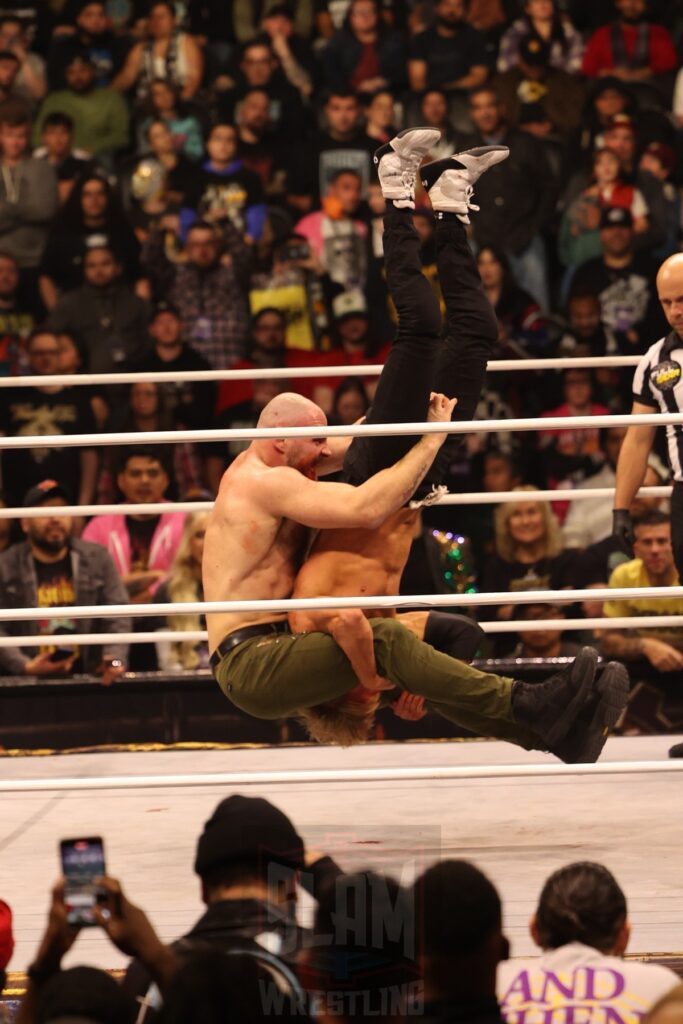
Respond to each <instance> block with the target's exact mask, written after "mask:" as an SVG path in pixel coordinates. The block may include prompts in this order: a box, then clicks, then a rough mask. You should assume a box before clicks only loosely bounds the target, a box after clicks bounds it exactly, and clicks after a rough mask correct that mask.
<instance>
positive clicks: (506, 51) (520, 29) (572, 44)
mask: <svg viewBox="0 0 683 1024" xmlns="http://www.w3.org/2000/svg"><path fill="white" fill-rule="evenodd" d="M562 28H563V29H564V35H565V39H566V40H567V46H566V49H565V48H563V46H562V44H561V43H560V42H559V40H557V39H553V41H552V43H551V44H550V66H551V67H553V68H558V69H559V70H560V71H568V72H569V74H570V75H576V74H579V73H580V72H581V63H582V61H583V40H582V38H581V36H580V34H579V33H578V32H577V31H576V29H575V28H574V26H573V25H572V24H571V23H570V22H568V21H566V20H563V21H562ZM530 34H531V29H530V25H529V22H528V21H527V20H526V18H518V19H517V21H513V23H512V25H511V26H510V28H509V29H508V30H507V32H504V33H503V37H502V39H501V41H500V49H499V51H498V71H510V70H511V69H512V68H516V67H517V61H518V58H519V44H520V43H521V41H522V39H524V37H525V36H528V35H530Z"/></svg>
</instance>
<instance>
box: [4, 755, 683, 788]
mask: <svg viewBox="0 0 683 1024" xmlns="http://www.w3.org/2000/svg"><path fill="white" fill-rule="evenodd" d="M681 771H683V761H676V760H671V761H600V762H599V763H598V764H561V763H558V764H552V763H549V764H494V765H435V766H434V767H422V766H416V767H414V768H401V767H396V768H392V767H387V768H318V769H314V770H310V769H294V770H290V771H281V772H221V773H217V772H216V773H206V774H202V773H197V774H195V775H111V776H102V777H99V778H98V777H97V776H95V777H94V778H93V777H91V778H61V779H54V778H50V779H0V793H35V792H45V791H47V792H58V791H59V792H73V791H76V792H78V791H81V792H82V791H83V790H101V789H173V788H178V787H182V788H187V787H197V786H220V787H222V788H224V789H225V790H226V791H228V790H230V789H234V788H235V787H237V786H273V785H305V784H306V783H309V784H311V785H318V784H319V783H321V782H324V783H353V782H424V781H427V780H433V781H437V780H442V781H446V780H449V779H511V778H512V779H514V778H544V777H548V776H549V777H553V778H558V777H560V778H561V777H562V776H576V775H588V776H595V775H669V774H674V775H676V774H677V773H678V772H681Z"/></svg>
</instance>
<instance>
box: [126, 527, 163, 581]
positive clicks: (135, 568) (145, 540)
mask: <svg viewBox="0 0 683 1024" xmlns="http://www.w3.org/2000/svg"><path fill="white" fill-rule="evenodd" d="M160 518H161V517H160V516H151V517H150V518H149V519H133V518H132V517H131V516H126V529H127V530H128V536H129V537H130V571H131V572H144V570H145V569H147V568H149V552H150V549H151V547H152V538H153V537H154V531H155V530H156V528H157V526H158V525H159V519H160Z"/></svg>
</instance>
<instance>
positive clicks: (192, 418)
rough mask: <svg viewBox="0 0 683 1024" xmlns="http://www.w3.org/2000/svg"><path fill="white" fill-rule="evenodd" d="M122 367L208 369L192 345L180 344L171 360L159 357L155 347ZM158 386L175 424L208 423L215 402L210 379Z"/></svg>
mask: <svg viewBox="0 0 683 1024" xmlns="http://www.w3.org/2000/svg"><path fill="white" fill-rule="evenodd" d="M125 369H126V370H132V371H134V372H135V373H183V372H185V371H188V370H210V369H211V367H210V366H209V364H208V363H207V361H206V359H204V357H203V356H201V355H200V354H199V353H198V352H195V350H194V349H193V348H191V347H190V346H189V345H183V347H182V349H181V351H180V355H178V356H176V358H175V359H169V360H164V359H161V358H160V356H159V355H158V354H157V352H156V349H155V350H154V351H152V352H150V353H148V354H147V355H146V356H143V357H142V359H139V360H137V361H136V362H134V363H130V364H126V366H125ZM158 386H159V388H160V389H161V390H162V391H163V393H164V395H165V396H166V400H167V407H168V408H169V410H170V411H171V413H172V415H173V421H174V424H175V426H176V427H185V428H186V429H187V430H203V429H205V428H207V427H209V426H211V423H212V418H213V409H214V405H215V403H216V385H215V384H214V383H213V381H197V382H193V381H176V382H174V383H171V384H163V383H162V384H159V385H158Z"/></svg>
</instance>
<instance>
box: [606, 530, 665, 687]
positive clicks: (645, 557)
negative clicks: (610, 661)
mask: <svg viewBox="0 0 683 1024" xmlns="http://www.w3.org/2000/svg"><path fill="white" fill-rule="evenodd" d="M633 532H634V535H635V540H634V543H633V553H634V555H635V558H634V559H633V560H632V561H631V562H624V563H623V564H622V565H619V566H617V568H616V569H615V570H614V572H613V573H612V575H611V576H610V578H609V586H610V587H614V588H633V589H634V591H635V592H634V594H633V597H632V598H625V599H624V598H619V599H617V600H613V601H612V600H610V601H605V605H604V612H605V615H606V617H607V618H608V619H610V618H615V617H621V616H625V615H628V616H638V615H681V614H683V600H681V598H680V597H672V598H665V599H664V600H660V599H652V598H649V599H648V598H639V597H638V593H637V591H638V589H639V588H641V587H679V586H680V585H681V584H680V580H679V578H678V573H677V571H676V566H675V565H674V560H673V551H672V548H671V520H670V517H669V516H668V515H667V514H666V513H665V512H659V511H657V510H652V511H650V512H645V513H643V514H642V515H641V516H639V517H638V518H637V519H634V520H633ZM602 649H603V651H604V652H605V653H606V654H609V655H610V656H613V657H617V658H619V659H620V660H621V661H639V660H642V659H645V660H646V661H648V662H649V663H650V665H651V666H652V667H653V668H654V669H655V670H656V671H657V672H680V670H681V669H683V631H682V630H681V628H680V627H676V626H671V627H662V628H661V629H643V630H639V629H638V627H637V626H631V627H630V628H629V629H608V630H607V631H606V632H605V633H604V634H603V637H602Z"/></svg>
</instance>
